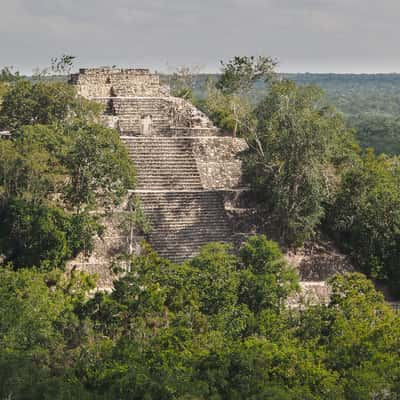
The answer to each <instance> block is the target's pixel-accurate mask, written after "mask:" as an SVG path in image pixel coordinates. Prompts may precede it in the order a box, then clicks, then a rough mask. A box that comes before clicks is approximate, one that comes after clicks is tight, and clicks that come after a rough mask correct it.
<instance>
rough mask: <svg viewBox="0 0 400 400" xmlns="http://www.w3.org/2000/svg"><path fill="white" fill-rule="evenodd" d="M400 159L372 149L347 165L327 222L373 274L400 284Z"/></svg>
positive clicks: (366, 271) (363, 265)
mask: <svg viewBox="0 0 400 400" xmlns="http://www.w3.org/2000/svg"><path fill="white" fill-rule="evenodd" d="M399 188H400V161H399V160H398V158H390V157H387V156H379V157H375V156H374V154H373V152H372V150H370V151H368V152H367V153H366V154H365V155H364V156H363V157H362V158H361V159H360V160H359V162H358V163H356V164H355V165H354V167H353V168H351V169H349V170H347V172H346V173H345V174H344V176H343V179H342V181H341V185H340V191H339V194H338V197H337V199H336V201H335V203H334V204H333V206H332V208H331V209H330V212H329V215H328V220H327V225H328V226H329V228H330V231H331V232H332V233H333V234H334V235H335V236H336V239H337V242H338V243H339V244H341V246H342V247H343V248H344V249H345V250H347V251H348V252H349V253H350V254H351V256H352V257H353V259H354V261H355V262H356V263H357V264H358V265H359V266H360V267H361V269H362V270H363V271H364V272H365V273H367V274H368V275H369V276H370V277H373V278H378V279H385V280H388V281H389V282H390V283H391V284H392V285H393V287H395V288H398V287H399V284H400V268H399V266H398V260H399V257H400V252H399V249H400V211H399V210H400V191H399Z"/></svg>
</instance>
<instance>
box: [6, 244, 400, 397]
mask: <svg viewBox="0 0 400 400" xmlns="http://www.w3.org/2000/svg"><path fill="white" fill-rule="evenodd" d="M143 248H144V252H143V254H142V255H141V256H136V257H133V258H131V260H130V272H129V273H127V274H126V275H125V276H124V277H122V278H120V279H119V280H117V281H116V282H115V284H114V291H112V292H110V293H96V294H95V295H94V296H92V297H90V298H88V297H87V296H85V293H87V291H88V290H90V289H91V288H92V287H93V286H92V285H93V283H92V282H91V281H90V280H89V279H88V278H87V277H85V276H84V275H72V276H71V277H70V278H69V279H65V278H63V277H62V275H60V274H59V273H56V272H55V271H50V272H47V273H41V272H37V271H34V270H32V269H31V270H24V269H21V270H19V271H17V272H15V271H12V270H9V269H3V270H0V279H1V282H2V285H1V286H0V328H1V329H0V394H1V396H2V397H4V398H7V397H11V398H15V399H24V398H30V399H42V398H56V399H67V398H71V396H72V397H75V398H82V399H103V400H106V399H114V398H119V399H171V400H172V399H210V398H213V399H243V398H248V399H260V400H261V399H265V398H267V399H276V400H278V399H279V400H282V399H288V400H300V399H302V400H303V399H310V400H322V399H324V400H326V399H332V400H333V399H335V400H336V399H339V400H340V399H342V400H353V399H360V400H361V399H366V398H390V399H396V398H398V395H399V392H398V380H399V378H400V362H399V357H398V346H399V340H400V321H399V316H398V315H396V314H394V313H393V311H392V310H391V309H390V308H389V307H388V306H387V305H385V303H384V301H383V297H382V296H381V295H379V294H378V293H377V292H376V291H375V289H374V288H373V286H372V284H371V283H370V282H368V281H367V280H366V279H365V278H364V277H363V276H362V275H359V274H351V275H346V276H338V277H336V278H334V279H333V280H332V282H331V285H332V298H331V301H330V303H329V304H327V305H326V306H325V305H320V306H309V307H307V308H304V309H302V308H301V309H299V310H290V309H288V308H287V303H286V299H287V296H289V295H290V294H292V293H293V291H295V290H296V288H297V279H296V277H295V275H294V274H293V273H292V272H290V271H291V268H290V267H288V266H287V265H286V264H285V263H284V262H283V261H282V253H281V252H280V250H279V248H278V247H277V245H276V244H275V243H273V242H269V241H267V240H266V238H265V237H262V236H261V237H252V238H250V239H249V240H248V242H247V243H245V244H244V246H243V248H242V249H241V251H240V252H239V255H238V256H234V255H233V254H232V253H231V249H230V248H229V247H226V246H224V245H220V244H210V245H208V246H207V247H205V248H204V249H203V250H202V251H201V253H200V255H199V256H198V257H195V258H194V259H193V260H190V261H188V262H186V263H184V264H181V265H174V264H172V263H170V262H169V261H166V260H163V259H162V258H160V257H158V256H157V254H155V253H154V252H153V251H152V250H151V249H150V248H149V247H147V246H145V245H144V247H143ZM249 272H251V274H253V275H252V279H251V282H253V283H254V284H255V286H254V287H255V288H262V290H263V292H264V293H265V295H266V298H267V299H269V300H268V301H264V296H260V297H259V296H255V298H254V299H253V298H250V297H249V296H248V295H244V293H245V292H244V289H246V286H245V285H246V283H247V282H248V281H247V280H246V278H247V277H248V276H249V275H248V274H249ZM282 288H283V289H282ZM256 292H257V290H256ZM249 299H250V301H251V304H249V301H248V300H249ZM256 299H259V300H260V301H256Z"/></svg>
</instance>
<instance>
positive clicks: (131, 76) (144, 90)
mask: <svg viewBox="0 0 400 400" xmlns="http://www.w3.org/2000/svg"><path fill="white" fill-rule="evenodd" d="M70 82H71V83H72V84H74V85H76V86H77V89H78V92H79V94H80V95H81V96H84V97H87V98H96V97H148V96H168V95H169V89H168V88H167V87H165V86H162V85H160V78H159V76H158V75H155V74H151V73H150V72H149V70H147V69H121V68H90V69H81V70H80V71H79V73H78V74H73V75H72V76H71V79H70Z"/></svg>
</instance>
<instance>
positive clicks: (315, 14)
mask: <svg viewBox="0 0 400 400" xmlns="http://www.w3.org/2000/svg"><path fill="white" fill-rule="evenodd" d="M0 2H1V3H0V4H1V10H2V12H1V15H0V48H1V58H0V61H1V63H0V65H1V66H5V65H14V66H15V67H16V68H17V69H19V70H20V71H21V72H23V73H25V74H29V73H31V71H32V70H33V69H34V68H37V67H38V68H44V67H45V66H48V64H49V63H50V61H49V60H50V59H51V57H55V56H59V55H61V54H63V53H66V54H71V55H74V56H76V57H77V67H91V66H99V65H114V64H116V65H118V66H121V67H146V68H149V69H151V70H157V71H167V65H169V66H170V69H173V67H176V66H179V65H201V66H203V67H204V68H203V72H209V73H215V72H217V71H218V66H219V60H221V59H223V60H227V59H229V58H231V57H233V56H235V55H269V56H272V57H274V58H276V59H277V60H278V61H279V62H280V64H279V67H278V69H279V71H280V72H283V73H306V72H310V73H399V72H400V52H396V49H397V38H398V37H400V24H398V19H399V17H400V2H399V1H398V0H382V1H381V2H379V3H378V2H376V1H373V0H212V1H211V0H203V1H202V2H198V1H193V0H168V1H167V0H146V1H137V0H114V1H113V2H108V1H105V0H84V1H82V0H81V1H78V0H70V1H69V2H65V1H63V0H34V1H32V0H13V1H12V2H10V1H8V0H7V1H6V0H0Z"/></svg>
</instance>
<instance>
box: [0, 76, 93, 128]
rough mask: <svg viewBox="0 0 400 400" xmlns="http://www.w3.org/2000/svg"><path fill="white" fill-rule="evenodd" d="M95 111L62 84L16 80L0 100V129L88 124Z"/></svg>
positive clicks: (89, 104) (71, 89)
mask: <svg viewBox="0 0 400 400" xmlns="http://www.w3.org/2000/svg"><path fill="white" fill-rule="evenodd" d="M99 110H100V108H99V106H98V105H97V104H95V103H91V102H89V101H88V100H85V99H83V98H82V97H78V96H77V95H76V93H75V89H74V88H73V87H72V86H70V85H67V84H65V83H62V82H42V81H40V82H37V83H31V82H30V81H28V80H26V79H17V80H15V81H14V82H12V84H11V86H10V87H9V89H8V91H7V92H6V94H5V96H4V97H3V103H2V108H1V110H0V129H6V130H9V131H16V130H18V129H20V128H21V127H22V126H25V125H35V124H42V125H49V124H57V123H62V122H63V121H64V122H67V121H70V120H72V119H74V118H79V119H85V120H90V119H91V118H92V119H93V118H95V117H96V115H97V114H98V112H99Z"/></svg>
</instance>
